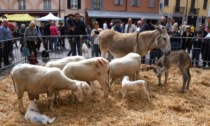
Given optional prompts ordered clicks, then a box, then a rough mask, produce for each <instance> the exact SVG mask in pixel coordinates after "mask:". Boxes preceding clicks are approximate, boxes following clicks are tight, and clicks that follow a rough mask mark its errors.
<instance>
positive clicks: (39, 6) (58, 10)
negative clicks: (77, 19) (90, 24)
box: [0, 0, 85, 18]
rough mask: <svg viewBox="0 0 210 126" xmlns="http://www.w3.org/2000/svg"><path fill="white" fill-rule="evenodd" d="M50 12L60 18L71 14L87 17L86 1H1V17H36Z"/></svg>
mask: <svg viewBox="0 0 210 126" xmlns="http://www.w3.org/2000/svg"><path fill="white" fill-rule="evenodd" d="M49 12H51V13H53V14H54V15H56V16H59V17H62V18H63V17H65V16H66V15H68V14H69V13H76V12H78V13H80V14H81V16H83V17H84V16H85V0H0V16H2V15H4V14H16V13H28V14H30V15H31V16H34V17H41V16H45V15H47V14H48V13H49Z"/></svg>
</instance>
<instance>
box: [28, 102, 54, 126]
mask: <svg viewBox="0 0 210 126" xmlns="http://www.w3.org/2000/svg"><path fill="white" fill-rule="evenodd" d="M25 119H26V120H30V121H31V122H37V123H41V124H45V125H46V124H48V123H53V122H54V121H55V119H56V118H55V117H53V118H49V117H47V116H46V115H42V114H40V112H39V109H38V106H37V103H36V102H35V101H32V102H31V103H30V105H29V106H28V108H27V111H26V113H25Z"/></svg>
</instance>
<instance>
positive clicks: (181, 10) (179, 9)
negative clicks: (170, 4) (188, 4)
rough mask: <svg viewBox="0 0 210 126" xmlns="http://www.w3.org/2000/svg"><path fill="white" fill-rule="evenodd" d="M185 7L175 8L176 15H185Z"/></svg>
mask: <svg viewBox="0 0 210 126" xmlns="http://www.w3.org/2000/svg"><path fill="white" fill-rule="evenodd" d="M184 10H185V7H175V8H174V13H184Z"/></svg>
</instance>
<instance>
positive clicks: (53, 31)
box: [50, 22, 58, 51]
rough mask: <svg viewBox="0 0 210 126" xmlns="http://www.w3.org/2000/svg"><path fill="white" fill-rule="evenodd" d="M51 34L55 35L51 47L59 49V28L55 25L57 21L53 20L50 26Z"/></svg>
mask: <svg viewBox="0 0 210 126" xmlns="http://www.w3.org/2000/svg"><path fill="white" fill-rule="evenodd" d="M50 36H54V37H52V38H51V43H50V49H51V50H52V51H53V50H58V37H57V36H58V28H57V27H56V26H55V22H52V25H51V26H50Z"/></svg>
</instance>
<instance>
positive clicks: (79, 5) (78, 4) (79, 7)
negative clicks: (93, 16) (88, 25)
mask: <svg viewBox="0 0 210 126" xmlns="http://www.w3.org/2000/svg"><path fill="white" fill-rule="evenodd" d="M77 6H78V8H77V9H81V0H78V3H77Z"/></svg>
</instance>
